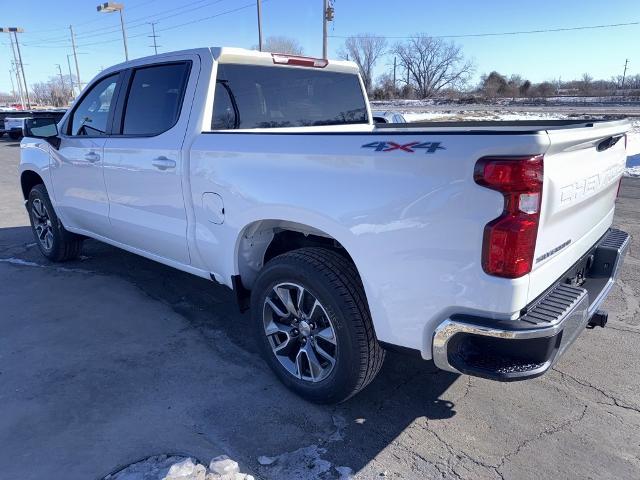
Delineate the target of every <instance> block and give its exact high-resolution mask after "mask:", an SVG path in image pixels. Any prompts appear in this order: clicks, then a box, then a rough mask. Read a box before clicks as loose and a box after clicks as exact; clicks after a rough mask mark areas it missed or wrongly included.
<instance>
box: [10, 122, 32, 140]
mask: <svg viewBox="0 0 640 480" xmlns="http://www.w3.org/2000/svg"><path fill="white" fill-rule="evenodd" d="M27 118H28V117H6V118H5V119H4V131H5V132H6V133H7V135H9V137H10V138H11V139H12V140H19V139H20V138H22V135H23V132H24V122H25V121H26V120H27Z"/></svg>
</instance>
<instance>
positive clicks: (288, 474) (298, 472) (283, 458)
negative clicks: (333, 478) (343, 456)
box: [265, 445, 335, 480]
mask: <svg viewBox="0 0 640 480" xmlns="http://www.w3.org/2000/svg"><path fill="white" fill-rule="evenodd" d="M326 451H327V450H326V449H324V448H321V447H318V445H309V446H308V447H302V448H299V449H298V450H294V451H293V452H286V453H283V454H281V455H278V456H276V457H273V458H274V459H275V460H274V461H273V462H272V463H271V464H270V465H269V466H268V467H267V468H268V470H265V471H268V472H269V477H271V478H277V479H282V480H287V479H291V480H293V479H296V480H313V479H317V478H323V476H324V475H328V474H329V473H330V472H331V471H332V470H335V468H334V467H333V465H332V464H331V462H329V461H327V460H324V459H323V458H322V455H323V454H324V453H326Z"/></svg>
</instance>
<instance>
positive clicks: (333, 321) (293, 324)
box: [251, 247, 385, 403]
mask: <svg viewBox="0 0 640 480" xmlns="http://www.w3.org/2000/svg"><path fill="white" fill-rule="evenodd" d="M300 289H302V290H300ZM301 291H302V293H301ZM282 298H285V300H289V299H290V300H291V301H289V302H288V304H289V305H290V308H289V309H287V308H286V304H285V302H284V301H282ZM300 298H302V300H300ZM315 300H317V301H318V304H316V303H315ZM312 305H313V306H312ZM251 311H252V322H253V328H254V331H255V333H256V335H257V343H258V345H259V348H260V350H261V353H262V354H263V356H264V358H265V360H266V362H267V363H268V364H269V366H270V367H271V369H272V370H273V371H274V372H275V374H276V375H277V376H278V378H279V379H280V380H281V381H282V383H284V384H285V385H286V386H287V387H288V388H289V389H291V390H293V391H294V392H296V393H297V394H298V395H300V396H301V397H303V398H305V399H307V400H309V401H312V402H315V403H339V402H344V401H345V400H347V399H349V398H351V397H352V396H354V395H355V394H356V393H358V392H359V391H360V390H362V389H363V388H364V387H366V386H367V385H368V384H369V383H370V382H371V381H372V380H373V379H374V378H375V376H376V375H377V373H378V372H379V371H380V368H381V367H382V363H383V361H384V356H385V351H384V350H383V349H382V347H381V346H380V345H379V344H378V341H377V339H376V336H375V332H374V328H373V322H372V320H371V314H370V313H369V308H368V306H367V301H366V296H365V293H364V288H363V286H362V282H361V281H360V277H359V275H358V272H357V271H356V268H355V266H354V265H353V264H352V263H351V262H350V261H349V260H347V259H346V258H344V257H342V256H340V255H339V254H337V253H335V252H333V251H331V250H328V249H325V248H315V247H314V248H301V249H298V250H293V251H291V252H288V253H285V254H282V255H279V256H277V257H275V258H273V259H272V260H270V261H269V262H268V263H267V264H266V265H265V266H264V268H263V269H262V271H261V272H260V274H259V275H258V278H257V279H256V282H255V284H254V286H253V289H252V291H251ZM294 312H297V313H294ZM285 313H286V314H287V316H286V317H285V316H283V314H285ZM329 330H330V331H329ZM274 331H275V333H271V332H274ZM268 332H269V333H268ZM333 341H335V343H332V342H333ZM303 342H304V343H303ZM296 349H298V350H296ZM312 350H313V352H312ZM276 352H277V353H276ZM296 352H298V353H296ZM300 352H302V353H300ZM314 355H315V360H318V361H317V362H314V363H313V365H314V366H315V367H312V361H311V360H312V358H313V357H314ZM331 357H333V362H332V361H330V360H329V359H330V358H331ZM298 360H299V361H298Z"/></svg>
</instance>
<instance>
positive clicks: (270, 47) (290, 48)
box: [253, 36, 304, 55]
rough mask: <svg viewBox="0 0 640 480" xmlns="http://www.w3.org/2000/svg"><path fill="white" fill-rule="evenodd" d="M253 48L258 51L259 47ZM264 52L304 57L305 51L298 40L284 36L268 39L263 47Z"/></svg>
mask: <svg viewBox="0 0 640 480" xmlns="http://www.w3.org/2000/svg"><path fill="white" fill-rule="evenodd" d="M253 48H254V49H255V50H257V49H258V46H257V45H254V47H253ZM262 50H264V51H265V52H274V53H286V54H289V55H304V49H303V48H302V45H300V42H298V40H296V39H295V38H291V37H283V36H274V37H267V38H266V40H265V41H264V43H263V45H262Z"/></svg>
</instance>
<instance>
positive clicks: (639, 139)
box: [624, 121, 640, 177]
mask: <svg viewBox="0 0 640 480" xmlns="http://www.w3.org/2000/svg"><path fill="white" fill-rule="evenodd" d="M627 155H629V156H628V157H627V168H626V169H625V172H624V174H625V176H627V177H640V121H635V122H633V126H632V127H631V130H630V131H629V133H627Z"/></svg>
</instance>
